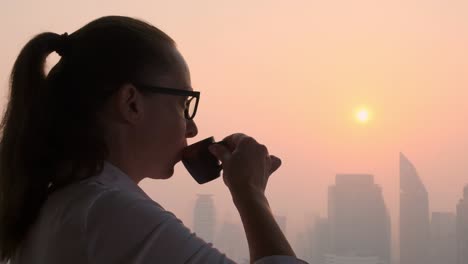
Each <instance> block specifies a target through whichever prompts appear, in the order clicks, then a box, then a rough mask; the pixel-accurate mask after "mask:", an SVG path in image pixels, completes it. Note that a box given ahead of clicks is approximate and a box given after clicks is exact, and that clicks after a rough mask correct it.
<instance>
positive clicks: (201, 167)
mask: <svg viewBox="0 0 468 264" xmlns="http://www.w3.org/2000/svg"><path fill="white" fill-rule="evenodd" d="M215 143H217V144H218V143H219V144H223V145H225V146H226V143H225V142H223V141H220V142H215V140H214V138H213V137H209V138H206V139H204V140H201V141H198V142H196V143H194V144H192V145H190V146H187V147H186V148H185V149H184V150H183V153H182V163H183V164H184V166H185V168H186V169H187V171H188V172H189V173H190V175H192V177H193V178H194V179H195V180H196V181H197V182H198V183H199V184H204V183H207V182H210V181H212V180H214V179H216V178H218V177H219V176H221V170H222V169H223V167H222V166H221V164H220V162H219V160H218V159H217V158H216V157H215V156H214V155H213V154H211V152H210V151H209V150H208V147H209V146H211V145H212V144H215Z"/></svg>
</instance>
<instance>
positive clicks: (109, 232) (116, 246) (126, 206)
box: [83, 190, 304, 264]
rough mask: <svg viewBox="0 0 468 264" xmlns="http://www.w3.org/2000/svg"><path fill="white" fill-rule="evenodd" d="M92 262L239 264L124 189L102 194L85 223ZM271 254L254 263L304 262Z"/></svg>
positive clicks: (176, 221) (172, 215)
mask: <svg viewBox="0 0 468 264" xmlns="http://www.w3.org/2000/svg"><path fill="white" fill-rule="evenodd" d="M83 229H84V233H85V238H86V241H87V253H88V260H89V263H93V264H94V263H96V264H97V263H109V264H112V263H135V264H149V263H191V264H199V263H200V264H201V263H214V264H231V263H235V262H234V261H233V260H231V259H229V258H228V257H227V256H226V255H225V254H223V253H221V252H220V251H219V250H218V249H216V248H214V247H213V245H212V244H211V243H206V242H205V241H203V240H202V239H201V238H199V237H197V236H196V235H195V234H194V233H193V232H191V231H190V230H189V229H188V228H187V227H186V226H185V225H184V224H183V223H182V221H180V220H179V219H178V218H177V217H176V216H175V215H174V214H172V213H171V212H168V211H166V210H164V209H163V208H162V207H161V206H160V205H158V204H157V203H156V202H154V201H152V200H149V199H144V198H138V197H136V196H133V195H131V194H129V193H126V192H124V191H121V190H112V191H108V192H106V193H104V194H102V195H101V196H100V197H99V198H97V199H96V201H95V202H94V203H93V204H92V206H90V208H89V211H88V216H87V220H86V222H85V224H84V228H83ZM296 260H297V259H296V258H294V257H287V256H271V257H266V258H262V259H260V260H258V261H256V262H255V263H256V264H276V263H285V264H289V263H304V262H295V261H296Z"/></svg>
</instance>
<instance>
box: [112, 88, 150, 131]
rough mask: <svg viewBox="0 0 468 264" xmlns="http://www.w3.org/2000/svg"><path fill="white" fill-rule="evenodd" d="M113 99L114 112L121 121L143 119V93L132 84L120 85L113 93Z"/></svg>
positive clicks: (128, 121) (132, 121)
mask: <svg viewBox="0 0 468 264" xmlns="http://www.w3.org/2000/svg"><path fill="white" fill-rule="evenodd" d="M113 100H114V104H113V105H114V108H115V110H116V111H115V112H116V114H117V115H118V118H119V119H120V120H122V121H123V122H126V123H131V124H134V123H137V122H139V121H140V120H142V119H143V115H144V100H143V95H142V94H141V93H140V91H139V90H138V89H137V88H136V87H135V86H134V85H133V84H131V83H125V84H123V85H121V86H120V88H119V89H118V90H117V92H116V93H115V94H114V98H113Z"/></svg>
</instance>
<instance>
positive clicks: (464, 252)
mask: <svg viewBox="0 0 468 264" xmlns="http://www.w3.org/2000/svg"><path fill="white" fill-rule="evenodd" d="M457 252H458V253H457V259H458V264H466V263H468V185H466V186H465V189H464V192H463V198H462V199H461V200H460V202H459V203H458V205H457Z"/></svg>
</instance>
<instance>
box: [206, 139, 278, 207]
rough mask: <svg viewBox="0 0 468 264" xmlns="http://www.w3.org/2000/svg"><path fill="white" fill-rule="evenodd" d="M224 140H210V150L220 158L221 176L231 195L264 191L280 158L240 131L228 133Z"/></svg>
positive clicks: (256, 193) (253, 193) (261, 192)
mask: <svg viewBox="0 0 468 264" xmlns="http://www.w3.org/2000/svg"><path fill="white" fill-rule="evenodd" d="M223 142H224V143H226V146H225V145H223V144H213V145H212V146H210V152H211V153H212V154H213V155H215V156H216V157H217V158H218V159H219V160H220V161H221V162H222V166H223V180H224V183H225V184H226V186H227V187H228V188H229V190H230V192H231V194H232V195H233V197H234V198H236V197H238V196H239V195H242V196H244V195H248V194H252V195H258V194H262V195H264V193H265V188H266V185H267V182H268V178H269V177H270V175H271V174H272V173H273V172H275V171H276V170H277V169H278V168H279V167H280V166H281V160H280V159H279V158H278V157H276V156H273V155H270V154H269V153H268V149H267V147H266V146H265V145H262V144H260V143H258V142H257V141H256V140H255V139H254V138H252V137H249V136H247V135H245V134H242V133H236V134H232V135H230V136H227V137H226V138H224V139H223Z"/></svg>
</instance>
